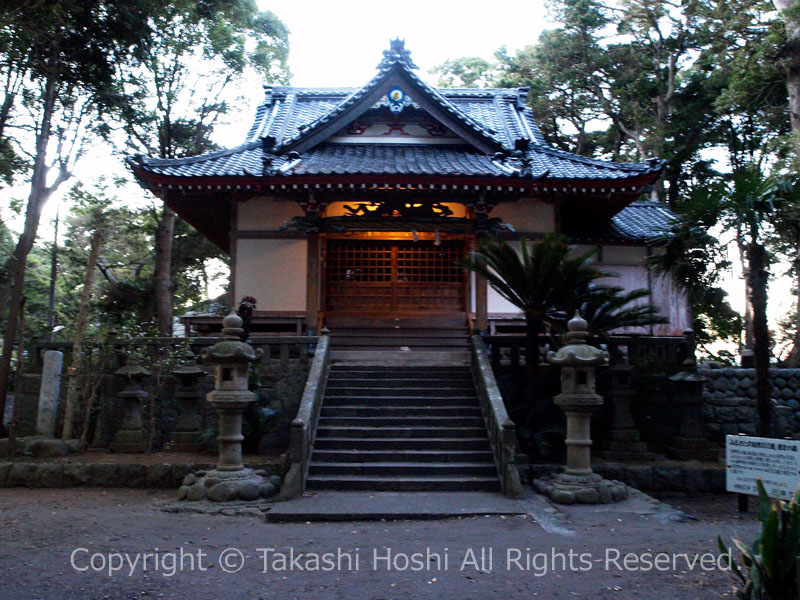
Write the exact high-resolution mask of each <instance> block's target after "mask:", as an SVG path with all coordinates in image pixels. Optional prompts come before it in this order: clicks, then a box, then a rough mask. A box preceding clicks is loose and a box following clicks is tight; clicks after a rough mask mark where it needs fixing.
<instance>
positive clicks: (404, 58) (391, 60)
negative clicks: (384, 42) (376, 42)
mask: <svg viewBox="0 0 800 600" xmlns="http://www.w3.org/2000/svg"><path fill="white" fill-rule="evenodd" d="M395 63H401V64H404V65H405V66H406V67H408V68H409V69H419V67H418V66H417V65H415V64H414V61H413V60H411V52H410V51H409V50H406V41H405V40H401V39H400V38H395V39H393V40H390V41H389V49H388V50H384V51H383V60H382V61H381V62H380V63H379V64H378V68H379V69H388V68H389V67H391V66H392V65H394V64H395Z"/></svg>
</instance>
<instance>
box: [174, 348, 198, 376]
mask: <svg viewBox="0 0 800 600" xmlns="http://www.w3.org/2000/svg"><path fill="white" fill-rule="evenodd" d="M172 374H173V375H174V376H175V377H192V376H195V375H204V374H205V371H203V369H201V368H200V367H198V366H197V357H196V356H195V354H194V352H192V351H191V350H189V349H188V348H187V349H186V352H184V353H183V356H181V362H180V364H179V365H178V366H177V367H175V369H173V371H172Z"/></svg>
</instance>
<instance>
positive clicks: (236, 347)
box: [178, 312, 278, 502]
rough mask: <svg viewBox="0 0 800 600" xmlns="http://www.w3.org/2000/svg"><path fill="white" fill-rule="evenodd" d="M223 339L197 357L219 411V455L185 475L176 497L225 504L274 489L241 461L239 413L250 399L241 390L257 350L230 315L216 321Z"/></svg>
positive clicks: (244, 389)
mask: <svg viewBox="0 0 800 600" xmlns="http://www.w3.org/2000/svg"><path fill="white" fill-rule="evenodd" d="M222 334H223V336H224V339H223V340H222V341H221V342H218V343H216V344H214V345H213V346H212V347H211V348H209V349H207V350H206V351H205V352H203V360H204V361H205V362H208V363H211V364H213V365H214V370H215V377H216V380H215V385H214V391H213V392H210V393H209V394H207V395H206V398H207V399H208V401H209V403H210V404H211V405H212V406H213V407H214V408H216V409H217V411H218V412H219V436H218V437H217V441H218V442H219V457H218V460H217V466H216V468H214V469H212V470H211V471H198V472H197V473H194V474H192V475H187V476H186V478H185V479H184V481H183V485H182V486H181V488H180V489H179V490H178V498H179V499H180V500H184V499H185V500H204V499H208V500H211V501H212V502H227V501H231V500H257V499H258V498H259V497H264V498H266V497H270V496H273V495H274V494H275V493H276V492H277V485H278V482H276V481H275V480H274V478H269V477H267V474H266V472H264V471H253V470H252V469H249V468H245V467H244V465H243V464H242V441H243V440H244V436H243V435H242V414H243V413H244V410H245V408H247V407H248V406H249V405H250V404H252V403H253V402H255V394H254V393H253V392H251V391H249V390H248V389H247V379H248V367H249V365H250V363H251V362H253V361H256V360H258V359H259V358H260V352H256V351H255V350H253V348H252V346H250V345H249V344H246V343H244V342H242V341H241V335H242V319H241V317H239V316H238V315H237V314H236V313H233V312H232V313H231V314H229V315H228V316H227V317H225V318H224V319H223V320H222Z"/></svg>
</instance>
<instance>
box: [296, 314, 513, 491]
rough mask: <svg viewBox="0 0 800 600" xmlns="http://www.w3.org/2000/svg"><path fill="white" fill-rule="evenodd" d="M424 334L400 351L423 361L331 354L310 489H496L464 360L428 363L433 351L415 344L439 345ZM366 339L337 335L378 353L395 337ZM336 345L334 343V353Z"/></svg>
mask: <svg viewBox="0 0 800 600" xmlns="http://www.w3.org/2000/svg"><path fill="white" fill-rule="evenodd" d="M390 329H391V326H390ZM461 329H465V328H464V326H463V325H462V327H461ZM395 331H396V330H395ZM420 333H421V332H420ZM461 335H463V337H464V339H465V340H466V338H467V336H466V331H465V330H463V331H460V330H459V331H457V332H456V334H455V335H452V336H451V337H448V338H446V339H447V340H449V341H452V340H456V339H458V340H459V341H458V343H460V336H461ZM400 337H402V339H403V340H409V339H410V338H409V337H408V336H405V337H403V336H402V335H398V338H400ZM423 337H424V336H422V335H419V336H417V341H418V342H419V343H418V344H417V346H416V351H412V350H409V351H407V352H404V353H403V358H404V359H405V358H406V357H407V356H408V355H413V356H416V357H417V358H419V357H420V355H423V358H424V357H425V356H427V359H428V364H427V365H426V366H403V365H401V364H395V365H387V364H383V365H382V366H374V365H373V366H370V365H369V364H368V363H369V360H367V361H366V362H365V363H364V364H360V363H361V361H359V363H358V364H356V363H355V362H354V361H353V360H350V361H348V362H345V363H339V364H337V363H336V362H335V361H334V364H332V366H331V370H330V374H329V376H328V382H327V387H326V391H325V397H324V400H323V402H322V408H321V414H320V418H319V424H318V426H317V434H316V440H315V443H314V448H313V451H312V454H311V462H310V466H309V472H308V479H307V487H308V489H312V490H322V489H336V490H376V491H381V490H382V491H448V490H449V491H453V490H486V491H499V490H500V481H499V479H498V475H497V468H496V467H495V463H494V460H493V457H492V453H491V450H490V445H489V439H488V436H487V432H486V427H485V424H484V421H483V417H482V416H481V410H480V407H479V404H478V399H477V396H476V394H475V388H474V384H473V381H472V376H471V373H470V369H469V367H468V366H465V365H463V364H462V365H457V364H456V366H453V362H452V361H450V360H448V361H445V362H444V364H441V365H439V366H435V364H434V365H431V364H430V363H431V362H434V363H436V361H431V360H430V359H431V358H432V357H433V356H434V355H432V354H429V353H430V352H433V353H436V352H437V351H436V350H428V351H427V352H426V351H425V350H420V348H434V349H435V348H437V346H435V345H434V344H433V343H432V342H433V341H434V337H433V336H431V335H430V332H429V335H428V340H427V341H426V340H423ZM368 339H369V340H372V341H365V342H359V341H358V340H357V339H356V337H354V336H352V335H343V336H341V337H340V338H339V341H340V342H341V341H345V343H346V344H348V345H352V346H355V347H360V348H364V347H365V345H366V347H371V348H373V350H372V352H377V354H382V353H386V352H390V351H391V350H390V349H391V348H392V347H393V343H392V342H393V341H396V340H386V339H384V340H383V341H382V342H379V341H378V338H377V337H370V338H368ZM333 340H334V338H333V336H332V342H333ZM464 343H465V344H466V343H468V342H467V341H465V342H464ZM402 345H405V344H402ZM440 347H441V346H439V348H440ZM335 348H336V347H335V346H334V345H333V344H332V355H334V356H335V354H334V352H335ZM339 348H341V346H339ZM377 349H380V350H377ZM460 351H461V349H460V348H458V349H453V347H450V348H449V349H448V352H450V353H452V352H456V353H459V352H460ZM359 352H363V350H359ZM373 356H375V354H373ZM373 362H375V361H373ZM404 362H407V361H404ZM411 362H412V364H413V361H411ZM456 362H458V361H456Z"/></svg>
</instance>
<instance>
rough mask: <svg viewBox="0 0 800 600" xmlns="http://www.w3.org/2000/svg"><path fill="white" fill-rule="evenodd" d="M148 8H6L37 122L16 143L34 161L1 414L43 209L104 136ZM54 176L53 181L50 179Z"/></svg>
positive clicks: (15, 270) (10, 48) (89, 4)
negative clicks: (120, 69) (90, 144)
mask: <svg viewBox="0 0 800 600" xmlns="http://www.w3.org/2000/svg"><path fill="white" fill-rule="evenodd" d="M149 6H150V3H149V2H148V1H147V0H137V1H132V2H126V3H124V4H121V3H118V2H106V1H103V0H82V1H80V2H78V1H77V0H59V1H56V2H42V3H32V4H30V6H28V7H26V9H25V10H24V11H18V10H15V9H9V8H4V9H3V11H2V13H0V17H2V18H3V19H2V22H3V23H4V32H5V34H6V35H4V39H3V43H4V45H3V46H2V47H0V53H1V54H2V56H3V57H4V59H5V60H6V62H7V63H9V61H11V62H12V63H13V64H15V65H18V67H17V68H18V69H19V70H20V72H21V73H22V74H23V75H21V76H22V77H23V83H22V84H21V86H22V88H21V91H20V95H21V97H22V99H23V100H24V108H25V110H26V112H27V113H29V114H30V115H31V117H32V118H31V123H30V125H29V130H32V132H33V137H34V139H33V141H32V143H30V145H28V144H27V143H26V141H25V140H24V139H22V138H20V139H15V140H14V144H15V148H17V149H19V150H21V151H24V152H27V153H28V155H29V156H30V159H31V161H32V168H31V172H30V173H31V174H30V192H29V194H28V200H27V207H26V212H25V224H24V229H23V232H22V234H21V235H20V237H19V240H18V241H17V244H16V247H15V249H14V253H13V255H12V257H11V259H10V260H9V261H8V262H7V264H6V267H5V268H6V271H7V273H8V281H9V283H10V292H9V293H8V294H7V296H6V298H2V299H0V300H2V302H1V303H2V305H3V306H8V307H9V309H8V318H7V321H6V331H5V337H4V340H3V353H2V357H0V414H3V409H4V407H5V399H6V393H7V385H8V378H9V373H10V366H11V353H12V350H13V347H14V343H15V338H16V330H17V323H18V320H19V311H18V307H19V305H20V302H19V301H20V298H21V297H22V292H23V287H24V283H25V270H26V263H27V259H28V255H29V254H30V252H31V249H32V248H33V245H34V242H35V240H36V233H37V230H38V226H39V219H40V216H41V213H42V210H43V208H44V205H45V204H46V203H47V201H48V199H49V198H50V197H51V196H52V195H53V193H54V192H55V191H56V190H57V189H58V188H59V187H60V186H61V185H62V184H63V183H64V182H66V181H67V180H68V179H69V178H70V177H71V170H72V168H73V166H74V164H75V162H76V161H77V160H78V159H79V158H80V157H81V155H82V154H83V153H84V152H85V149H86V146H85V144H86V141H87V140H88V139H89V137H93V136H94V135H102V134H103V133H104V132H105V131H106V128H105V127H104V123H103V120H102V115H103V114H105V113H106V112H107V111H108V110H109V108H110V107H111V105H112V104H113V98H114V92H115V89H114V84H115V81H116V79H115V73H116V69H117V65H118V64H121V63H124V62H125V61H126V60H128V59H129V58H130V57H131V56H132V55H133V54H134V53H135V51H138V50H140V49H141V48H143V47H144V45H145V44H146V41H147V38H148V34H149V27H148V23H147V18H146V17H147V8H148V7H149ZM22 56H25V57H26V58H24V59H20V58H19V57H22ZM15 57H17V58H15ZM4 91H5V92H6V96H5V97H4V99H3V106H5V105H6V103H8V104H9V105H10V106H9V108H8V111H9V114H10V111H11V107H14V106H16V105H17V104H18V100H19V98H18V97H17V96H16V94H17V91H19V90H18V89H15V88H13V87H12V88H11V89H10V90H9V88H8V87H7V88H6V89H5V90H4ZM6 118H8V117H6ZM5 127H8V121H6V123H5ZM4 135H5V134H4ZM53 157H54V158H53ZM53 170H55V172H56V174H55V177H51V176H50V173H51V171H53Z"/></svg>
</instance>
